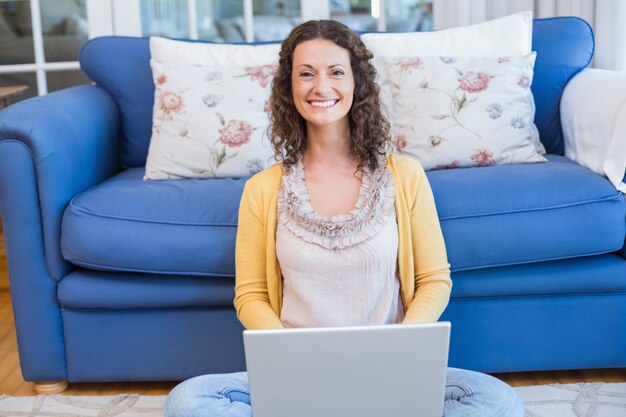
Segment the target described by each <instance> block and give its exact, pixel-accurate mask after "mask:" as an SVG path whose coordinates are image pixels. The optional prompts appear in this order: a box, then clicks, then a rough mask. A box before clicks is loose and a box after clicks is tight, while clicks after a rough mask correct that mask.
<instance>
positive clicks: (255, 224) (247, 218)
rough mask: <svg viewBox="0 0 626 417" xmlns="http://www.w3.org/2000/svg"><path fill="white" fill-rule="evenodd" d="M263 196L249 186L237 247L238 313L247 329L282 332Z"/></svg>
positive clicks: (241, 208) (247, 186)
mask: <svg viewBox="0 0 626 417" xmlns="http://www.w3.org/2000/svg"><path fill="white" fill-rule="evenodd" d="M261 200H262V194H261V193H259V192H256V193H255V189H254V186H251V185H250V181H249V182H248V183H247V184H246V186H245V188H244V190H243V195H242V197H241V203H240V205H239V221H238V226H237V241H236V245H235V271H236V272H235V276H236V280H235V301H234V304H235V309H236V310H237V317H238V318H239V321H241V324H243V325H244V327H245V328H246V329H276V328H282V327H283V325H282V323H281V321H280V318H279V317H278V315H277V314H276V312H275V311H274V309H273V308H272V306H271V304H270V299H269V294H268V290H267V268H266V259H267V247H266V239H267V235H266V228H267V225H266V224H265V216H264V215H263V210H261V206H262V201H261Z"/></svg>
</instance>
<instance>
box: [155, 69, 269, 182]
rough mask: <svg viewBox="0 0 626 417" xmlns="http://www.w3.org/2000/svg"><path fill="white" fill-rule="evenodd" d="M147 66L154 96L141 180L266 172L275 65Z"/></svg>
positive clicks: (219, 176)
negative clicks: (143, 171)
mask: <svg viewBox="0 0 626 417" xmlns="http://www.w3.org/2000/svg"><path fill="white" fill-rule="evenodd" d="M150 63H151V66H152V74H153V78H154V84H155V86H156V90H155V100H154V110H153V125H152V138H151V140H150V148H149V150H148V160H147V163H146V172H145V176H144V179H145V180H159V179H180V178H216V177H217V178H225V177H242V176H248V175H251V174H254V173H256V172H258V171H261V170H263V169H264V168H265V167H267V166H268V164H269V163H270V162H271V158H272V155H273V152H272V150H271V146H270V143H269V140H268V139H267V137H266V134H265V133H266V129H267V126H268V124H269V119H268V117H267V104H268V103H267V100H268V99H269V95H270V83H271V80H272V77H273V74H274V71H275V69H276V67H275V65H261V66H255V67H244V66H230V67H222V68H219V67H207V66H200V65H186V64H174V63H164V62H158V61H156V60H154V59H153V60H151V62H150Z"/></svg>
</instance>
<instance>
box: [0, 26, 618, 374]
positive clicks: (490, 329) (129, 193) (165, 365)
mask: <svg viewBox="0 0 626 417" xmlns="http://www.w3.org/2000/svg"><path fill="white" fill-rule="evenodd" d="M533 49H534V50H536V51H537V53H538V56H537V63H536V68H535V80H534V84H533V86H532V90H533V93H534V96H535V100H536V107H537V113H536V124H537V126H538V129H539V132H540V135H541V140H542V142H543V144H544V146H545V147H546V149H547V151H548V155H547V157H548V159H549V162H547V163H538V164H522V165H503V166H493V167H485V168H466V169H449V170H440V171H431V172H428V178H429V180H430V182H431V185H432V188H433V191H434V194H435V199H436V203H437V208H438V211H439V215H440V218H441V224H442V228H443V233H444V236H445V239H446V245H447V249H448V254H449V259H450V262H451V265H452V270H453V272H452V278H453V281H454V288H453V291H452V298H451V301H450V304H449V306H448V308H447V310H446V312H445V313H444V316H443V318H442V319H444V320H449V321H451V322H452V329H453V330H452V339H451V351H450V365H452V366H457V367H464V368H469V369H475V370H480V371H485V372H505V371H506V372H510V371H529V370H557V369H573V368H577V369H580V368H600V367H624V366H626V250H625V249H624V240H625V230H626V201H625V199H624V196H623V195H622V194H621V193H620V192H618V191H617V190H616V189H615V187H613V186H612V185H611V183H610V182H609V181H608V180H606V179H605V178H603V177H602V176H600V175H598V174H595V173H593V172H591V171H589V170H588V169H586V168H583V167H581V166H579V165H578V164H576V163H575V162H574V161H571V160H568V159H566V158H565V157H563V156H561V155H563V153H564V145H563V136H562V129H561V125H560V113H559V102H560V99H561V94H562V92H563V89H564V88H565V86H566V84H567V82H568V81H569V80H570V79H571V78H572V77H574V76H575V75H576V74H577V73H578V72H579V71H581V70H583V69H584V68H585V67H586V66H587V65H588V64H589V62H590V61H591V58H592V55H593V50H594V41H593V34H592V32H591V29H590V27H589V26H588V25H587V24H586V23H585V22H583V21H582V20H580V19H577V18H554V19H542V20H536V21H535V23H534V31H533ZM149 58H150V53H149V46H148V39H145V38H118V37H108V38H98V39H94V40H91V41H90V42H88V43H87V44H86V45H85V46H84V47H83V49H82V51H81V56H80V61H81V65H82V68H83V70H84V71H85V73H86V74H87V75H88V76H89V77H91V79H93V80H94V82H95V83H94V85H92V86H82V87H75V88H69V89H65V90H62V91H58V92H55V93H51V94H48V95H46V96H43V97H38V98H33V99H29V100H26V101H23V102H20V103H17V104H15V105H13V106H10V107H9V108H7V109H5V110H3V111H2V112H0V207H1V209H2V212H1V214H2V219H3V222H4V233H5V238H6V247H7V255H8V268H9V277H10V286H11V293H12V300H13V306H14V312H15V323H16V327H17V336H18V346H19V354H20V361H21V366H22V372H23V375H24V378H25V379H27V380H29V381H48V380H64V381H127V380H137V381H139V380H142V381H148V380H182V379H185V378H188V377H191V376H194V375H198V374H203V373H217V372H231V371H237V370H242V369H244V367H245V364H244V355H243V347H242V338H241V331H242V326H241V325H240V324H239V322H238V320H237V318H236V315H235V311H234V309H233V306H232V299H233V294H234V291H233V288H234V273H235V269H234V243H235V233H236V227H237V209H238V205H239V199H240V196H241V192H242V189H243V185H244V183H245V182H246V178H239V179H209V180H198V179H190V180H179V181H163V182H154V181H153V182H144V181H142V174H143V165H144V164H145V160H146V155H147V149H148V143H149V140H150V134H151V114H152V106H153V100H154V97H153V95H154V85H153V82H152V78H151V71H150V66H149Z"/></svg>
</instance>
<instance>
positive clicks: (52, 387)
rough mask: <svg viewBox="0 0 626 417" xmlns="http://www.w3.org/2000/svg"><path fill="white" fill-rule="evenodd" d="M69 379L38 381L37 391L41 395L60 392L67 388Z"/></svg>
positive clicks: (36, 383) (36, 384)
mask: <svg viewBox="0 0 626 417" xmlns="http://www.w3.org/2000/svg"><path fill="white" fill-rule="evenodd" d="M67 386H68V383H67V381H37V382H35V391H36V392H37V394H41V395H51V394H58V393H61V392H63V391H65V390H66V389H67Z"/></svg>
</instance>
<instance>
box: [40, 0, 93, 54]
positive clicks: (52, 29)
mask: <svg viewBox="0 0 626 417" xmlns="http://www.w3.org/2000/svg"><path fill="white" fill-rule="evenodd" d="M39 4H40V5H41V30H42V33H43V49H44V54H45V57H46V58H45V59H46V62H61V61H77V60H78V51H79V50H80V47H81V46H82V45H83V44H84V43H85V42H86V41H87V39H88V37H89V29H88V26H87V5H86V2H85V0H64V1H40V2H39Z"/></svg>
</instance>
